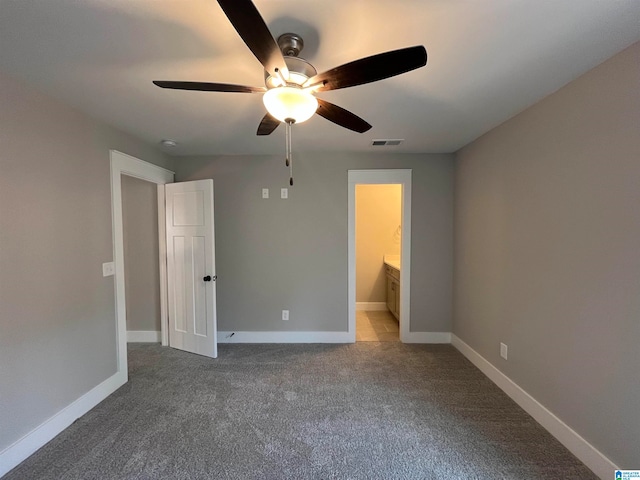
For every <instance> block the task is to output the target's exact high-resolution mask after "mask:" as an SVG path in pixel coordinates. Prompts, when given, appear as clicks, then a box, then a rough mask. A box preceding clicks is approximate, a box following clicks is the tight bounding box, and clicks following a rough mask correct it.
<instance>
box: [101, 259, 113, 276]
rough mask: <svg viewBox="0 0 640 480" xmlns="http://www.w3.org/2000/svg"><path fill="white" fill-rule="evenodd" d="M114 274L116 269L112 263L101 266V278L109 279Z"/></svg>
mask: <svg viewBox="0 0 640 480" xmlns="http://www.w3.org/2000/svg"><path fill="white" fill-rule="evenodd" d="M115 273H116V267H115V265H114V264H113V262H107V263H103V264H102V276H103V277H110V276H111V275H113V274H115Z"/></svg>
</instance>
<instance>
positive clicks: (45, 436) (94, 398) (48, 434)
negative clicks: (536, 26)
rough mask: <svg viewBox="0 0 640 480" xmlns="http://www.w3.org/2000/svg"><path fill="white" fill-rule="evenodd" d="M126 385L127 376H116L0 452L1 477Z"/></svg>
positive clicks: (120, 374)
mask: <svg viewBox="0 0 640 480" xmlns="http://www.w3.org/2000/svg"><path fill="white" fill-rule="evenodd" d="M126 381H127V376H126V372H124V373H123V372H118V373H115V374H114V375H112V376H111V377H109V378H107V379H106V380H105V381H104V382H102V383H101V384H99V385H97V386H96V387H94V388H92V389H91V390H89V391H88V392H87V393H85V394H84V395H82V396H81V397H80V398H78V399H77V400H75V401H74V402H72V403H71V404H69V405H67V406H66V407H65V408H63V409H62V410H60V411H59V412H58V413H56V414H55V415H53V416H52V417H51V418H49V419H48V420H46V421H45V422H44V423H42V424H40V425H39V426H37V427H36V428H34V429H33V430H32V431H31V432H29V433H27V434H26V435H25V436H24V437H22V438H21V439H19V440H17V441H16V442H15V443H13V444H12V445H10V446H8V447H7V448H6V449H4V450H3V451H2V452H0V477H2V476H3V475H5V474H6V473H7V472H9V471H10V470H12V469H13V468H15V467H16V466H18V465H19V464H20V463H21V462H23V461H24V460H26V459H27V458H28V457H29V456H30V455H32V454H33V453H35V452H36V450H38V449H39V448H41V447H43V446H44V445H45V444H46V443H47V442H49V441H50V440H51V439H52V438H53V437H55V436H56V435H58V434H59V433H60V432H62V431H63V430H64V429H65V428H67V427H68V426H69V425H71V424H72V423H73V422H74V421H75V420H76V419H78V418H80V417H81V416H82V415H84V414H85V413H87V412H88V411H89V410H91V409H92V408H93V407H95V406H96V405H97V404H98V403H100V402H101V401H102V400H104V399H105V398H107V397H108V396H109V395H111V394H112V393H113V392H115V391H116V390H117V389H118V388H120V387H121V386H122V385H124V384H125V383H126Z"/></svg>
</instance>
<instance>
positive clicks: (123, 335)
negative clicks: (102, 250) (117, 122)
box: [110, 150, 174, 383]
mask: <svg viewBox="0 0 640 480" xmlns="http://www.w3.org/2000/svg"><path fill="white" fill-rule="evenodd" d="M110 156H111V218H112V228H113V262H114V266H115V277H114V283H115V300H116V350H117V352H116V354H117V365H118V377H119V379H120V381H122V382H123V383H124V382H126V381H127V379H128V377H129V375H128V370H127V308H126V292H125V267H124V261H125V260H124V228H123V225H124V224H123V210H122V176H123V175H126V176H129V177H134V178H138V179H140V180H146V181H148V182H151V183H155V184H156V185H164V184H166V183H172V182H173V180H174V173H173V172H171V171H169V170H166V169H164V168H161V167H158V166H156V165H153V164H151V163H147V162H144V161H142V160H139V159H137V158H134V157H131V156H129V155H126V154H124V153H121V152H118V151H117V150H111V151H110ZM160 192H161V191H160V190H158V216H159V217H160V215H162V218H164V195H163V194H162V195H161V193H160ZM158 229H159V237H161V236H162V235H164V222H160V221H159V222H158ZM163 258H166V245H165V244H164V243H162V242H160V245H159V259H158V261H159V264H160V265H159V269H160V281H161V285H160V310H161V316H162V321H161V326H162V344H163V345H166V344H167V342H166V333H167V332H166V330H167V329H166V328H165V323H166V320H165V319H166V315H167V313H166V312H167V310H166V284H167V282H166V279H167V271H166V262H163V260H162V259H163Z"/></svg>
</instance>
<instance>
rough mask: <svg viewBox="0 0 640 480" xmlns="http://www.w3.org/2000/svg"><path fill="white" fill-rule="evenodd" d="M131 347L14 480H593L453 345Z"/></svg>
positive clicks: (10, 476)
mask: <svg viewBox="0 0 640 480" xmlns="http://www.w3.org/2000/svg"><path fill="white" fill-rule="evenodd" d="M219 350H220V356H219V358H218V359H216V360H212V359H207V358H204V357H199V356H197V355H191V354H188V353H184V352H180V351H177V350H172V349H170V348H162V347H160V346H157V345H141V344H137V345H132V346H130V347H129V361H130V368H129V370H130V381H129V383H128V384H126V385H125V386H123V387H122V388H120V389H119V390H118V391H117V392H115V393H114V394H113V395H111V396H110V397H109V398H107V399H106V400H105V401H104V402H102V403H101V404H100V405H98V406H97V407H96V408H94V409H93V410H92V411H91V412H89V413H88V414H87V415H85V416H84V417H82V418H80V419H79V420H78V421H77V422H75V423H74V424H73V425H72V426H71V427H69V428H68V429H67V430H65V431H64V432H63V433H62V434H60V435H59V436H58V437H56V438H55V439H54V440H52V441H51V442H50V443H49V444H47V445H46V446H45V447H43V448H42V449H41V450H40V451H38V452H37V453H36V454H35V455H33V456H32V457H30V458H29V459H27V460H26V461H25V462H23V463H22V464H21V465H19V466H18V467H17V468H16V469H14V470H13V471H12V472H10V473H9V474H8V475H7V476H6V477H5V478H6V480H15V479H29V480H36V479H56V480H71V479H100V480H107V479H156V478H158V479H306V478H313V479H510V480H511V479H514V480H515V479H518V480H526V479H553V480H558V479H565V480H566V479H580V480H586V479H596V477H595V475H593V474H592V473H591V472H590V471H589V470H588V469H587V468H586V467H585V466H584V465H582V464H581V463H580V461H578V460H577V459H576V458H575V457H574V456H573V455H571V453H569V452H568V451H567V450H566V449H565V448H564V447H563V446H562V445H561V444H560V443H559V442H558V441H556V440H555V439H554V438H553V437H551V435H549V434H548V433H547V432H546V431H545V430H544V429H543V428H542V427H540V426H539V425H538V424H537V423H536V422H535V421H534V420H533V419H532V418H531V417H530V416H529V415H527V414H526V413H525V412H524V411H523V410H521V409H520V408H519V407H518V406H517V405H516V404H515V403H514V402H512V401H511V400H510V399H509V398H508V397H507V396H506V395H505V394H503V393H502V392H501V391H500V390H499V389H498V388H497V387H496V386H495V385H494V384H493V383H492V382H491V381H490V380H488V379H487V378H486V377H484V376H483V375H482V374H481V373H480V372H479V371H478V370H477V369H476V368H475V367H474V366H473V365H472V364H471V363H470V362H468V361H467V360H466V359H465V358H464V357H463V356H462V355H461V354H460V353H459V352H457V351H456V350H455V349H454V348H453V347H451V346H450V345H404V344H401V343H357V344H352V345H220V347H219Z"/></svg>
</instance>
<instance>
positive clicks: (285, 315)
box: [282, 310, 289, 321]
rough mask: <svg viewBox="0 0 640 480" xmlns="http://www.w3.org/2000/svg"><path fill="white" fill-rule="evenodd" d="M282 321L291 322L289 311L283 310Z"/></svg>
mask: <svg viewBox="0 0 640 480" xmlns="http://www.w3.org/2000/svg"><path fill="white" fill-rule="evenodd" d="M282 320H284V321H288V320H289V310H282Z"/></svg>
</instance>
